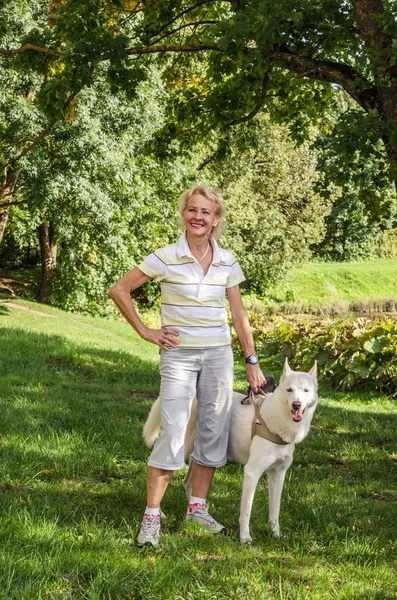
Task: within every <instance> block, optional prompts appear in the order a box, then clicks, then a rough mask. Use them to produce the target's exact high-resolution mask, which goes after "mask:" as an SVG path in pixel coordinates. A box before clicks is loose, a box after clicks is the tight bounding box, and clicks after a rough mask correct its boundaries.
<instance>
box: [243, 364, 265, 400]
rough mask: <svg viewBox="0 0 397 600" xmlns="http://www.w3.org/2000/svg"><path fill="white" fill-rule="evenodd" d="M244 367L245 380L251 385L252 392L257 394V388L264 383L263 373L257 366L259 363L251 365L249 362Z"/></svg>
mask: <svg viewBox="0 0 397 600" xmlns="http://www.w3.org/2000/svg"><path fill="white" fill-rule="evenodd" d="M246 369H247V381H248V383H249V384H250V386H251V389H252V391H253V392H254V394H257V393H258V391H259V388H260V387H261V386H262V385H265V383H266V378H265V376H264V374H263V373H262V371H261V370H260V368H259V365H251V364H249V363H248V364H246Z"/></svg>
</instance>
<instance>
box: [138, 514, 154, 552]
mask: <svg viewBox="0 0 397 600" xmlns="http://www.w3.org/2000/svg"><path fill="white" fill-rule="evenodd" d="M136 539H137V544H138V546H153V547H154V548H156V547H157V546H158V545H159V543H160V515H158V516H154V515H145V516H144V517H143V519H142V523H141V529H140V531H139V534H138V537H137V538H136Z"/></svg>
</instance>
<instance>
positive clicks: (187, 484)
mask: <svg viewBox="0 0 397 600" xmlns="http://www.w3.org/2000/svg"><path fill="white" fill-rule="evenodd" d="M183 485H184V488H185V494H186V498H187V501H188V502H190V498H191V495H192V485H193V480H192V461H191V460H190V461H189V470H188V472H187V473H186V475H185V477H184V480H183Z"/></svg>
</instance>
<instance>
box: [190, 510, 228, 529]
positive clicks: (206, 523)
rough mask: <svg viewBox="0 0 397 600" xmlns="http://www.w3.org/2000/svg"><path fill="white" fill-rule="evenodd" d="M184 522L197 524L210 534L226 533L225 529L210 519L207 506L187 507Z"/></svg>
mask: <svg viewBox="0 0 397 600" xmlns="http://www.w3.org/2000/svg"><path fill="white" fill-rule="evenodd" d="M186 521H193V522H194V523H198V524H199V525H202V526H203V527H205V529H206V530H207V531H210V532H211V533H226V527H225V526H224V525H222V524H221V523H218V522H217V521H215V519H214V518H213V517H211V515H210V513H209V512H208V506H207V504H192V505H191V506H189V508H188V510H187V513H186Z"/></svg>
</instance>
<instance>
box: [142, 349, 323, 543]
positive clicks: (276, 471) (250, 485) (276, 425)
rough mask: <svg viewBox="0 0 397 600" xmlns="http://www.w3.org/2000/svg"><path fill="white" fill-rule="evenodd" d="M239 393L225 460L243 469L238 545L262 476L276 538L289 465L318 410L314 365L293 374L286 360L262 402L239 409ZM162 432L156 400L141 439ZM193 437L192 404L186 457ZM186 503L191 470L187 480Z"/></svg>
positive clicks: (150, 441)
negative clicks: (277, 384) (270, 391)
mask: <svg viewBox="0 0 397 600" xmlns="http://www.w3.org/2000/svg"><path fill="white" fill-rule="evenodd" d="M243 399H244V395H243V394H239V393H238V392H234V394H233V407H232V418H231V423H230V432H229V445H228V459H229V460H230V461H231V462H236V463H239V464H242V465H245V466H244V483H243V493H242V497H241V508H240V540H241V542H242V543H245V544H247V543H251V541H252V538H251V536H250V530H249V521H250V516H251V508H252V502H253V499H254V494H255V489H256V486H257V483H258V480H259V478H260V476H261V475H262V474H263V473H264V472H265V471H266V472H267V477H268V490H269V523H270V527H271V530H272V532H273V535H275V536H276V537H278V536H279V535H280V526H279V514H280V501H281V492H282V488H283V484H284V478H285V473H286V471H287V469H288V467H289V466H290V465H291V463H292V459H293V454H294V449H295V444H298V443H299V442H301V441H302V440H303V439H304V438H305V437H306V436H307V434H308V432H309V429H310V423H311V420H312V418H313V415H314V411H315V410H316V406H317V402H318V397H317V365H316V363H315V364H314V366H313V367H312V368H311V369H310V371H309V372H308V373H302V372H300V371H292V370H291V369H290V367H289V365H288V361H287V360H286V361H285V364H284V369H283V374H282V376H281V379H280V384H279V386H278V387H277V388H276V389H275V390H274V391H273V392H272V393H271V394H267V395H266V396H265V397H261V396H260V395H257V396H255V398H253V401H252V402H251V403H249V404H242V402H241V401H242V400H243ZM159 428H160V401H159V399H157V400H156V402H155V403H154V405H153V407H152V409H151V411H150V414H149V417H148V419H147V421H146V423H145V426H144V430H143V437H144V439H145V442H146V443H147V445H148V446H149V447H151V446H152V445H153V444H154V442H155V440H156V438H157V436H158V433H159ZM195 434H196V400H195V401H194V402H193V407H192V412H191V416H190V421H189V425H188V428H187V432H186V437H185V456H186V457H188V456H189V455H190V454H191V452H192V450H193V444H194V438H195ZM184 483H185V489H186V495H187V497H188V500H190V492H191V470H190V469H189V472H188V473H187V475H186V477H185V482H184Z"/></svg>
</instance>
